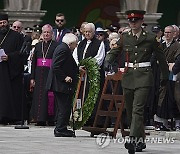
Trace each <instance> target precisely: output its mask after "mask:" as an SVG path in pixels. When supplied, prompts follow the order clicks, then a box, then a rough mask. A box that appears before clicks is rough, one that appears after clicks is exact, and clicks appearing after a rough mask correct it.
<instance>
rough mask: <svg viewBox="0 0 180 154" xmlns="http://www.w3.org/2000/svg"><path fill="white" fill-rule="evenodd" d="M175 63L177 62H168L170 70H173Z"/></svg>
mask: <svg viewBox="0 0 180 154" xmlns="http://www.w3.org/2000/svg"><path fill="white" fill-rule="evenodd" d="M174 64H175V63H169V64H168V66H169V71H171V72H172V68H173V66H174Z"/></svg>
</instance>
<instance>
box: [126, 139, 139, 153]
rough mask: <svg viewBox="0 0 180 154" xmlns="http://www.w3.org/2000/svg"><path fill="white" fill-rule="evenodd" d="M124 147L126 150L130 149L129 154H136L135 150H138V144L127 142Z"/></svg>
mask: <svg viewBox="0 0 180 154" xmlns="http://www.w3.org/2000/svg"><path fill="white" fill-rule="evenodd" d="M124 146H125V148H126V149H128V153H129V154H135V150H136V144H135V143H133V142H126V143H125V145H124Z"/></svg>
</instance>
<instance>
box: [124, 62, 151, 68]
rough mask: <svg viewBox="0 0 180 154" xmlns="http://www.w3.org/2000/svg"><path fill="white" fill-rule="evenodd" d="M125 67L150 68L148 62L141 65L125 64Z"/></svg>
mask: <svg viewBox="0 0 180 154" xmlns="http://www.w3.org/2000/svg"><path fill="white" fill-rule="evenodd" d="M125 66H126V67H131V68H139V67H149V66H151V63H150V62H143V63H127V62H125Z"/></svg>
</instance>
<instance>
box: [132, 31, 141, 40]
mask: <svg viewBox="0 0 180 154" xmlns="http://www.w3.org/2000/svg"><path fill="white" fill-rule="evenodd" d="M141 32H142V29H141V30H140V31H139V32H138V33H136V34H134V33H133V31H132V34H133V36H135V35H136V37H137V38H139V37H140V35H141Z"/></svg>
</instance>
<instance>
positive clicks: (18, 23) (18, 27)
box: [12, 21, 23, 33]
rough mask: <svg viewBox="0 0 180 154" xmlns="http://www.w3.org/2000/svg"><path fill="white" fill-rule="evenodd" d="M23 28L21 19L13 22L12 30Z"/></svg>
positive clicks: (18, 30)
mask: <svg viewBox="0 0 180 154" xmlns="http://www.w3.org/2000/svg"><path fill="white" fill-rule="evenodd" d="M22 29H23V26H22V22H21V21H15V22H13V24H12V30H14V31H17V32H19V33H20V32H21V31H22Z"/></svg>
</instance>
